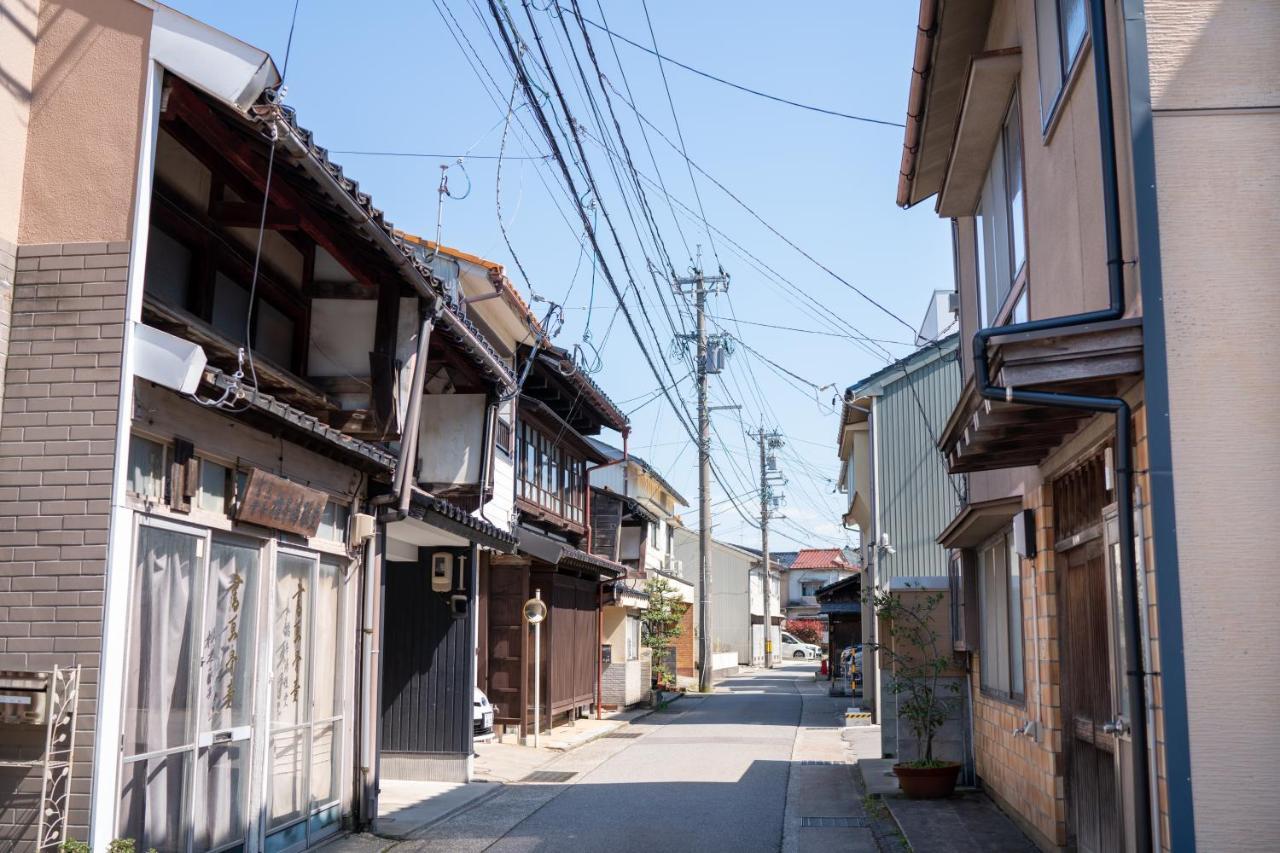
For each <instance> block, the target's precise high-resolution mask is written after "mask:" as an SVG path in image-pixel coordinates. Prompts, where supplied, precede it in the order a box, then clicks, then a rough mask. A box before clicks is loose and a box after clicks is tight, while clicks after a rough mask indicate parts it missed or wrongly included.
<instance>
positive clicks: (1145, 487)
mask: <svg viewBox="0 0 1280 853" xmlns="http://www.w3.org/2000/svg"><path fill="white" fill-rule="evenodd" d="M1133 432H1134V435H1135V436H1136V444H1135V451H1134V468H1135V469H1136V470H1137V476H1136V477H1135V478H1134V480H1135V482H1136V483H1137V486H1138V490H1139V492H1140V494H1141V495H1142V503H1141V505H1140V506H1139V507H1138V510H1139V513H1140V515H1141V518H1142V531H1141V533H1142V551H1141V552H1140V553H1139V554H1138V558H1139V559H1140V560H1142V566H1143V569H1144V571H1145V575H1146V578H1145V579H1146V584H1145V592H1146V600H1147V631H1148V632H1149V634H1150V637H1151V660H1150V670H1151V672H1153V673H1156V674H1155V675H1152V676H1151V679H1150V685H1151V695H1150V696H1148V697H1147V701H1148V702H1150V703H1151V705H1152V707H1153V712H1154V717H1155V732H1153V739H1154V741H1155V752H1156V768H1155V770H1156V778H1155V779H1153V780H1152V783H1153V786H1154V787H1153V791H1152V796H1153V797H1155V799H1156V803H1157V805H1158V806H1159V809H1160V826H1159V827H1157V828H1156V829H1157V830H1158V832H1159V838H1160V846H1161V848H1162V849H1164V850H1169V849H1171V845H1172V842H1171V840H1170V836H1171V834H1172V832H1171V830H1170V827H1169V780H1168V777H1167V775H1166V770H1165V734H1164V690H1163V688H1164V685H1163V683H1162V681H1161V678H1160V675H1159V673H1160V671H1161V670H1160V621H1159V619H1158V618H1157V609H1156V558H1155V539H1154V538H1153V537H1152V535H1151V532H1152V527H1153V526H1152V522H1151V503H1150V501H1149V500H1148V498H1147V496H1148V495H1150V494H1151V487H1150V475H1149V474H1148V473H1147V472H1148V471H1149V470H1150V469H1149V466H1148V460H1149V456H1148V455H1147V408H1146V406H1140V407H1138V408H1137V410H1136V411H1134V413H1133Z"/></svg>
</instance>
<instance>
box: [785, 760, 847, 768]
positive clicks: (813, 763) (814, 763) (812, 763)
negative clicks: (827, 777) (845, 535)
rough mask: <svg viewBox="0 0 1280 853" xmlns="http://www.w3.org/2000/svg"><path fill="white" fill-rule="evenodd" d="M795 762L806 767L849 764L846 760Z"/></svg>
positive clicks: (843, 765)
mask: <svg viewBox="0 0 1280 853" xmlns="http://www.w3.org/2000/svg"><path fill="white" fill-rule="evenodd" d="M795 763H796V764H802V765H805V766H806V767H833V766H834V767H845V766H846V765H847V762H844V761H797V762H795Z"/></svg>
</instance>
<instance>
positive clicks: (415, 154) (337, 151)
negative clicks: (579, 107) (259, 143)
mask: <svg viewBox="0 0 1280 853" xmlns="http://www.w3.org/2000/svg"><path fill="white" fill-rule="evenodd" d="M329 153H330V154H347V155H352V156H357V157H422V158H425V159H436V160H550V159H551V155H550V154H534V155H513V154H431V153H428V152H426V151H358V150H356V149H352V148H342V149H339V148H333V149H330V151H329Z"/></svg>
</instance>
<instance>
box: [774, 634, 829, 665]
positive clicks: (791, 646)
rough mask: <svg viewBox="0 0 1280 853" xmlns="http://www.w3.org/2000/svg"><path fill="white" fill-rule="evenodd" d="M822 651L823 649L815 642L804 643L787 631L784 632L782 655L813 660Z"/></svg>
mask: <svg viewBox="0 0 1280 853" xmlns="http://www.w3.org/2000/svg"><path fill="white" fill-rule="evenodd" d="M820 653H821V650H820V649H819V648H818V647H817V646H815V645H814V644H813V643H802V642H800V641H799V640H797V639H796V638H795V637H793V636H792V635H791V634H788V633H787V632H786V631H783V632H782V657H784V658H798V659H801V660H813V659H814V658H816V657H817V656H818V655H819V654H820Z"/></svg>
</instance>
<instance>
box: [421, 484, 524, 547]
mask: <svg viewBox="0 0 1280 853" xmlns="http://www.w3.org/2000/svg"><path fill="white" fill-rule="evenodd" d="M409 515H410V516H412V517H413V518H417V519H419V520H420V521H424V522H426V523H427V524H431V525H433V526H441V525H440V522H441V521H444V522H445V525H452V526H456V527H458V528H459V529H458V530H457V531H455V532H456V533H457V534H458V535H460V536H463V537H465V538H468V539H471V540H472V541H476V542H479V544H481V545H487V546H488V547H490V548H496V549H497V550H499V551H503V552H505V553H508V554H510V553H511V552H512V551H514V550H515V548H516V537H515V534H513V533H509V532H508V531H506V530H503V529H502V528H500V527H497V526H496V525H494V524H493V523H491V522H489V521H487V520H486V519H483V518H480V517H479V516H475V515H472V514H471V513H469V512H467V511H466V510H464V509H463V508H462V507H460V506H458V505H457V504H454V503H450V502H449V501H447V500H445V499H444V498H438V497H436V496H435V495H431V494H428V493H426V492H424V491H422V490H420V489H413V491H412V494H411V500H410V502H409Z"/></svg>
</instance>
